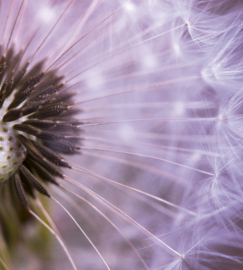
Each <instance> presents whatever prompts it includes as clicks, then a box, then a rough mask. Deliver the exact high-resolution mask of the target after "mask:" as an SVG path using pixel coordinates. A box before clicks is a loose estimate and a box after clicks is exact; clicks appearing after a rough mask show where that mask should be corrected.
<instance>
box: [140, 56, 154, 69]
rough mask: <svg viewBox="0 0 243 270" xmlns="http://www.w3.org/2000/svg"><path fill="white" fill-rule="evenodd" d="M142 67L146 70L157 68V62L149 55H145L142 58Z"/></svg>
mask: <svg viewBox="0 0 243 270" xmlns="http://www.w3.org/2000/svg"><path fill="white" fill-rule="evenodd" d="M143 66H144V67H146V68H154V67H156V66H157V61H156V59H155V57H154V56H152V55H151V54H148V55H145V56H144V57H143Z"/></svg>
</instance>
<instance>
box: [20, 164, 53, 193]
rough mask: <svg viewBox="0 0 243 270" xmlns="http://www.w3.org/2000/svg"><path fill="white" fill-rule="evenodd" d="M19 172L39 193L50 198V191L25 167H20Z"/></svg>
mask: <svg viewBox="0 0 243 270" xmlns="http://www.w3.org/2000/svg"><path fill="white" fill-rule="evenodd" d="M19 170H20V171H21V173H22V174H23V176H24V177H25V178H26V179H27V180H28V182H29V183H30V185H31V186H32V187H33V188H35V189H36V190H37V191H39V192H40V193H42V194H43V195H45V196H47V197H50V195H49V193H48V191H47V190H46V189H45V188H44V187H43V186H42V185H41V184H40V183H39V182H38V180H37V179H36V178H35V176H34V175H33V174H32V173H31V172H30V171H29V170H28V169H27V168H26V167H25V166H23V165H21V166H20V167H19Z"/></svg>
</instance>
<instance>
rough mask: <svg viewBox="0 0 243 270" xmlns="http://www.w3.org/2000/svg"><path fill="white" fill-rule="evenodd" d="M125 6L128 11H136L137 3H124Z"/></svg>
mask: <svg viewBox="0 0 243 270" xmlns="http://www.w3.org/2000/svg"><path fill="white" fill-rule="evenodd" d="M124 8H125V10H126V11H128V12H134V11H135V9H136V7H135V5H134V4H132V3H131V2H127V3H125V4H124Z"/></svg>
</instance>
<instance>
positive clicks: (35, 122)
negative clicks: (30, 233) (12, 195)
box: [0, 47, 79, 208]
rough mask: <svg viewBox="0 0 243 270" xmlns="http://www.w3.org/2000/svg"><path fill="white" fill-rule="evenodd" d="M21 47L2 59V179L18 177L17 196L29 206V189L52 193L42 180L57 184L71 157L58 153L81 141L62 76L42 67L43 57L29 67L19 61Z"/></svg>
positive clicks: (72, 151)
mask: <svg viewBox="0 0 243 270" xmlns="http://www.w3.org/2000/svg"><path fill="white" fill-rule="evenodd" d="M21 58H22V52H19V53H18V54H15V53H14V48H13V47H12V48H11V49H9V50H8V51H7V53H5V54H3V55H2V57H1V60H0V81H1V89H0V107H1V110H0V117H1V122H0V183H1V182H3V181H6V180H9V181H13V182H14V184H15V190H16V194H17V196H18V198H19V199H20V201H21V202H22V204H23V206H24V207H26V208H28V202H27V199H26V193H28V194H29V195H31V196H33V197H34V190H38V191H39V192H41V193H42V194H44V195H46V196H49V194H48V192H47V190H46V189H45V188H44V187H43V186H42V185H41V184H40V183H39V181H38V180H37V177H36V176H38V177H39V178H41V179H42V180H43V181H47V182H51V183H54V184H56V185H58V183H57V182H56V179H55V178H56V177H60V178H63V173H62V170H61V167H66V168H67V167H68V168H70V166H69V165H68V163H67V162H66V161H64V159H63V158H62V157H61V156H60V155H59V153H65V154H73V153H75V151H76V150H77V149H79V147H77V146H76V145H75V144H76V143H77V142H78V139H77V138H78V136H77V134H78V132H79V130H78V127H77V125H79V123H78V121H77V120H75V118H74V115H75V114H76V113H77V110H75V109H74V108H73V107H74V105H75V104H74V103H73V102H72V96H73V94H72V93H70V92H67V91H66V90H67V89H66V88H65V84H64V83H61V80H62V79H63V77H58V76H57V75H56V73H55V72H52V71H48V72H43V69H44V61H41V62H39V63H37V64H36V65H35V66H33V67H32V68H31V69H30V70H29V71H27V70H28V66H29V63H26V64H24V65H22V66H20V62H21Z"/></svg>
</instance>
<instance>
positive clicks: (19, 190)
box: [14, 173, 28, 208]
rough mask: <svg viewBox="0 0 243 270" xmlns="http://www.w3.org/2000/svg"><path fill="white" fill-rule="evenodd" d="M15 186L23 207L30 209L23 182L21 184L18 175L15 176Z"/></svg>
mask: <svg viewBox="0 0 243 270" xmlns="http://www.w3.org/2000/svg"><path fill="white" fill-rule="evenodd" d="M14 185H15V189H16V192H17V195H18V198H19V200H20V202H21V203H22V205H23V206H24V207H25V208H28V202H27V199H26V196H25V192H24V189H23V186H22V182H21V180H20V177H19V175H18V174H17V173H16V174H15V175H14Z"/></svg>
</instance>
